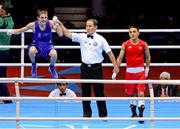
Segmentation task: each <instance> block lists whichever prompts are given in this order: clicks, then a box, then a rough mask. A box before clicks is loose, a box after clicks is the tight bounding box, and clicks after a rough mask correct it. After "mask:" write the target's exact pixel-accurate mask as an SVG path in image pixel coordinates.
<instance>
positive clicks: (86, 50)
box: [72, 33, 111, 64]
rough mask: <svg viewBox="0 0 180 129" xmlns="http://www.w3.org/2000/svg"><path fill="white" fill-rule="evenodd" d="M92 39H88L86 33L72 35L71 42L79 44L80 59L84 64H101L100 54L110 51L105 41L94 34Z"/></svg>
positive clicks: (102, 58) (101, 56)
mask: <svg viewBox="0 0 180 129" xmlns="http://www.w3.org/2000/svg"><path fill="white" fill-rule="evenodd" d="M93 36H94V37H93V39H92V38H88V37H87V34H86V33H72V41H73V42H78V43H79V44H80V48H81V49H80V50H81V59H82V62H83V63H85V64H95V63H101V62H102V61H103V60H104V57H103V54H102V52H103V51H105V52H106V53H108V52H110V51H111V48H110V46H109V44H108V43H107V41H106V39H105V38H104V37H102V36H101V35H99V34H97V33H94V34H93Z"/></svg>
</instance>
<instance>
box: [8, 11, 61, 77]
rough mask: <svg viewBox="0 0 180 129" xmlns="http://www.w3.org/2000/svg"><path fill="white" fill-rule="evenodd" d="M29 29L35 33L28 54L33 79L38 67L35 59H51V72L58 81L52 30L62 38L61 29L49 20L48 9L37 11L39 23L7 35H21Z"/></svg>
mask: <svg viewBox="0 0 180 129" xmlns="http://www.w3.org/2000/svg"><path fill="white" fill-rule="evenodd" d="M29 29H32V31H33V42H32V43H31V44H30V45H29V46H28V49H29V53H28V54H29V58H30V60H31V62H32V69H31V74H32V77H36V76H37V65H36V60H35V58H36V57H43V58H47V57H50V65H49V71H50V73H51V76H52V77H53V78H55V79H57V78H58V74H57V72H56V70H55V67H54V65H55V63H56V61H57V51H56V50H55V48H54V44H53V43H52V29H54V30H55V31H56V32H57V34H58V35H59V36H62V35H63V33H62V29H61V27H60V26H59V25H58V24H55V23H54V22H53V21H52V20H48V11H47V10H46V9H39V10H38V11H37V21H34V22H31V23H29V24H27V25H26V26H25V27H22V28H20V29H15V30H10V31H8V32H7V34H8V35H12V34H20V33H22V32H25V31H27V30H29Z"/></svg>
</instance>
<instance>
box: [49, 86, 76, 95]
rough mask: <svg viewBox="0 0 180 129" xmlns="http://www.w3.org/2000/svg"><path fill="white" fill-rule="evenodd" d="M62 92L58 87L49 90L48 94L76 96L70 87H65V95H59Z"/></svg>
mask: <svg viewBox="0 0 180 129" xmlns="http://www.w3.org/2000/svg"><path fill="white" fill-rule="evenodd" d="M61 93H62V92H61V91H60V90H59V88H57V89H55V90H53V91H51V93H50V94H49V97H76V94H75V93H74V91H72V90H71V89H68V88H66V90H65V92H64V93H66V95H63V96H60V94H61Z"/></svg>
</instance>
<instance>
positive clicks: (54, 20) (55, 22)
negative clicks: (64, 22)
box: [52, 16, 59, 25]
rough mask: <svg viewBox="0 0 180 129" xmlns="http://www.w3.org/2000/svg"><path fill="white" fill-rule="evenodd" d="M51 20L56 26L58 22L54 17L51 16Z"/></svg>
mask: <svg viewBox="0 0 180 129" xmlns="http://www.w3.org/2000/svg"><path fill="white" fill-rule="evenodd" d="M52 20H53V22H54V24H55V25H57V24H58V23H59V20H58V18H57V17H56V16H53V18H52Z"/></svg>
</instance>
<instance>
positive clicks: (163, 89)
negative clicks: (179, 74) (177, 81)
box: [153, 72, 179, 97]
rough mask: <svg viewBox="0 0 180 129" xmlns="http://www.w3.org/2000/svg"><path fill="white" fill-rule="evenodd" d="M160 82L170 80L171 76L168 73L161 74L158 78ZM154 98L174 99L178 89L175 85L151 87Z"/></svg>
mask: <svg viewBox="0 0 180 129" xmlns="http://www.w3.org/2000/svg"><path fill="white" fill-rule="evenodd" d="M159 79H160V80H170V79H171V75H170V73H168V72H162V73H161V74H160V76H159ZM153 90H154V97H175V96H179V95H178V94H179V89H178V86H177V85H166V84H159V85H158V86H154V87H153Z"/></svg>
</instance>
